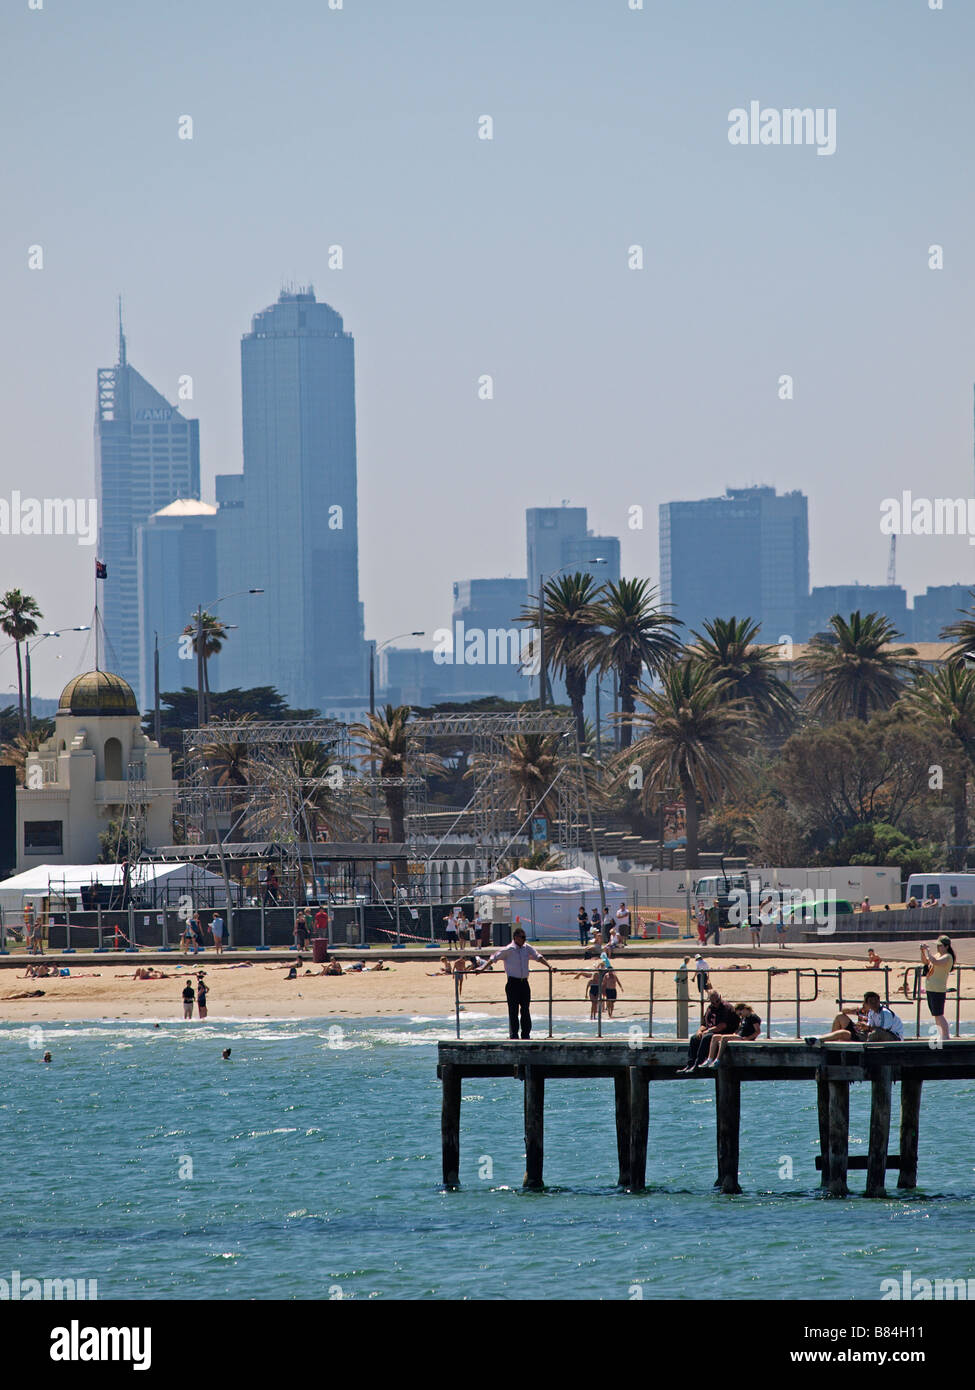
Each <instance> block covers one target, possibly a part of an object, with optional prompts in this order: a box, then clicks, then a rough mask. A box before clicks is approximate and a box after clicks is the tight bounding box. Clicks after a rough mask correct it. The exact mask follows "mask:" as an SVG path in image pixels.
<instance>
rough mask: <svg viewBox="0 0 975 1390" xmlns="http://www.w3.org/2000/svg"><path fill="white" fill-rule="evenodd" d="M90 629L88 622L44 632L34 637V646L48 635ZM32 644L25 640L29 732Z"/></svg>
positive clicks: (28, 723) (28, 725) (26, 717)
mask: <svg viewBox="0 0 975 1390" xmlns="http://www.w3.org/2000/svg"><path fill="white" fill-rule="evenodd" d="M90 631H91V627H90V626H89V625H87V624H86V625H85V626H84V627H64V628H59V629H57V630H56V631H52V632H42V633H41V634H40V636H39V637H35V638H34V646H35V647H36V646H39V644H40V643H41V642H43V641H44V639H45V638H46V637H60V636H61V633H62V632H90ZM30 645H31V644H30V642H25V643H24V675H25V679H26V682H27V709H26V715H25V727H26V729H27V732H28V733H30V731H31V727H32V723H33V721H32V718H31V705H30V697H31V688H30Z"/></svg>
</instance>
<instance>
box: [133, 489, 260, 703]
mask: <svg viewBox="0 0 975 1390" xmlns="http://www.w3.org/2000/svg"><path fill="white" fill-rule="evenodd" d="M216 518H217V509H216V507H214V506H211V504H210V503H208V502H197V501H195V500H194V501H190V500H185V499H182V498H181V499H179V500H177V501H176V502H170V504H169V506H168V507H163V508H162V509H161V510H160V511H158V512H155V513H153V515H152V516H151V517H150V518H149V520H148V521H147V522H146V524H145V525H144V526H140V527H138V529H137V533H136V537H137V539H136V553H137V559H138V565H137V568H138V582H139V633H140V639H141V642H140V660H139V669H140V675H141V682H142V690H143V704H144V705H145V706H148V705H149V704H150V703H151V702H152V699H153V690H154V684H155V681H154V671H153V666H154V649H155V639H156V636H157V635H158V638H159V688H160V690H180V689H182V687H183V686H184V685H191V686H195V685H196V660H195V652H194V651H193V650H192V648H191V647H190V645H189V643H187V642H186V641H182V642H181V641H180V634H181V633H182V632H183V629H184V628H185V627H186V626H187V624H188V623H189V622H190V621H191V619H192V614H193V613H194V612H195V610H196V607H197V604H204V605H205V604H207V603H208V602H210V601H211V600H213V599H215V598H216V597H217V521H216ZM235 636H236V633H233V632H231V633H228V635H227V641H228V643H229V642H232V641H233V640H234V637H235ZM219 663H220V657H219V656H217V655H214V656H212V657H210V660H209V662H208V663H207V668H208V678H209V681H210V688H211V689H212V690H218V689H219V688H220V685H219V679H220V676H219Z"/></svg>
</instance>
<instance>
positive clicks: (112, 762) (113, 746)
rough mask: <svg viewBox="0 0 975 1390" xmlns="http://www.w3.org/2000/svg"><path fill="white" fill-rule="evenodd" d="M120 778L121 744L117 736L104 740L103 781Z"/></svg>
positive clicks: (113, 780) (114, 780)
mask: <svg viewBox="0 0 975 1390" xmlns="http://www.w3.org/2000/svg"><path fill="white" fill-rule="evenodd" d="M121 780H122V744H121V742H120V741H119V740H118V739H117V738H107V739H106V740H105V781H106V782H121Z"/></svg>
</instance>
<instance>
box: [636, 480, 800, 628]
mask: <svg viewBox="0 0 975 1390" xmlns="http://www.w3.org/2000/svg"><path fill="white" fill-rule="evenodd" d="M660 596H661V599H662V600H663V601H664V603H670V604H672V605H673V613H674V616H675V617H677V618H681V619H683V621H684V624H685V626H684V628H683V629H682V632H683V635H684V636H685V638H689V637H690V632H691V630H692V629H695V630H697V631H698V632H700V631H703V629H702V627H701V624H702V623H703V622H705V621H706V620H709V619H711V618H730V617H736V618H753V619H754V620H755V622H757V623H760V624H761V629H762V630H761V634H760V636H761V640H762V641H763V642H768V643H777V642H778V641H779V639H780V638H782V637H791V638H792V640H793V641H801V640H802V639H803V638H804V637H805V633H806V623H807V616H806V614H807V603H808V599H809V516H808V504H807V501H806V497H805V496H804V494H803V493H801V492H787V493H785V494H783V495H782V496H779V495H778V494H777V493H776V491H775V488H774V487H730V488H728V489H727V491H726V493H725V496H724V497H705V498H702V499H700V500H699V501H696V502H662V503H661V504H660Z"/></svg>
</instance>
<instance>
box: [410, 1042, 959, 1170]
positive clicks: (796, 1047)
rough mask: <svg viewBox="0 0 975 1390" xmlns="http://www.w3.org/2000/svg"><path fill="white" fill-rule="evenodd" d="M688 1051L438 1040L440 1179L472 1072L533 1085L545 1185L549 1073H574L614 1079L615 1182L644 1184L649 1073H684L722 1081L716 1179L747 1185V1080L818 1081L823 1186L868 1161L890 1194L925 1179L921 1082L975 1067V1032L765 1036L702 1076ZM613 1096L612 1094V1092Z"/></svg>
mask: <svg viewBox="0 0 975 1390" xmlns="http://www.w3.org/2000/svg"><path fill="white" fill-rule="evenodd" d="M686 1060H687V1043H686V1041H681V1040H680V1039H676V1040H675V1039H669V1040H668V1039H660V1040H656V1039H649V1040H647V1041H645V1042H643V1043H642V1044H641V1045H639V1046H632V1045H631V1044H630V1042H629V1041H627V1040H626V1039H621V1040H619V1041H609V1040H605V1039H598V1040H597V1039H594V1040H592V1041H569V1040H565V1039H556V1040H552V1039H540V1040H539V1041H537V1042H532V1041H528V1042H457V1041H454V1040H451V1041H445V1042H441V1043H440V1044H439V1056H438V1066H437V1075H438V1076H439V1078H440V1080H441V1083H442V1087H443V1110H442V1125H441V1130H442V1143H443V1182H444V1186H445V1187H447V1188H455V1187H457V1186H458V1184H459V1173H460V1112H461V1082H462V1081H463V1080H464V1078H465V1077H480V1076H508V1077H512V1078H513V1079H515V1080H516V1081H520V1082H522V1083H523V1085H524V1109H525V1176H524V1186H525V1187H526V1188H536V1189H540V1188H542V1187H543V1186H544V1178H543V1166H544V1151H545V1137H544V1136H545V1090H546V1082H547V1081H558V1080H561V1079H566V1078H570V1077H606V1078H607V1079H608V1078H612V1080H613V1090H614V1097H615V1110H616V1142H617V1149H618V1154H619V1179H618V1186H619V1187H620V1188H623V1189H625V1190H627V1191H629V1192H641V1191H643V1190H644V1188H645V1187H646V1182H647V1149H648V1145H649V1144H650V1141H651V1124H652V1118H653V1107H652V1105H651V1102H650V1087H651V1083H653V1082H658V1081H676V1082H678V1083H685V1084H687V1085H688V1086H689V1087H692V1088H693V1087H694V1086H695V1082H696V1084H697V1085H700V1081H701V1080H702V1079H704V1078H705V1077H706V1078H707V1080H708V1081H710V1080H712V1078H713V1082H714V1089H715V1124H716V1135H715V1139H716V1153H717V1178H716V1180H715V1184H714V1186H715V1188H718V1189H720V1191H721V1192H725V1193H739V1192H741V1190H742V1189H741V1187H740V1185H739V1182H738V1150H739V1131H740V1123H741V1087H742V1083H743V1082H746V1083H747V1082H763V1081H764V1082H768V1081H810V1082H815V1083H816V1093H817V1111H818V1119H819V1150H820V1152H819V1157H818V1159H817V1162H816V1167H817V1168H818V1169H819V1172H820V1185H821V1187H822V1189H823V1191H824V1192H825V1194H826V1195H828V1196H830V1197H847V1196H849V1188H848V1185H847V1179H848V1175H849V1173H850V1171H851V1170H852V1169H858V1168H865V1169H866V1188H865V1192H864V1195H865V1196H867V1197H883V1196H885V1195H886V1178H887V1173H888V1171H896V1172H897V1187H898V1188H901V1189H912V1188H914V1187H916V1186H917V1153H918V1132H919V1124H920V1111H921V1088H922V1085H923V1083H924V1082H925V1081H928V1082H934V1081H948V1080H970V1079H971V1078H973V1077H975V1038H957V1039H949V1040H948V1041H947V1042H945V1043H943V1044H942V1045H940V1046H932V1045H931V1042H930V1041H928V1040H924V1039H918V1040H912V1041H909V1042H897V1043H890V1042H887V1043H884V1042H878V1043H865V1042H860V1043H854V1042H850V1043H845V1042H839V1043H823V1044H821V1045H819V1046H811V1045H809V1044H808V1043H805V1042H803V1041H801V1040H793V1039H789V1038H786V1039H774V1038H773V1039H766V1040H760V1041H758V1042H730V1043H729V1044H728V1046H727V1049H726V1057H725V1060H724V1061H722V1063H720V1064H719V1066H718V1067H716V1068H714V1069H713V1070H711V1071H708V1072H705V1073H701V1074H699V1077H698V1078H694V1077H691V1076H686V1075H684V1076H679V1075H678V1074H677V1073H678V1069H679V1068H680V1067H683V1066H684V1065H685V1063H686ZM857 1081H863V1082H869V1084H870V1133H869V1148H868V1153H867V1155H866V1157H865V1158H860V1157H854V1158H851V1157H850V1153H849V1128H850V1086H851V1084H853V1083H854V1082H857ZM895 1085H896V1086H898V1087H899V1100H900V1114H899V1136H898V1152H897V1153H896V1154H893V1153H891V1152H889V1149H890V1135H891V1114H892V1108H893V1107H892V1102H893V1096H894V1087H895ZM607 1099H608V1097H607Z"/></svg>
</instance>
